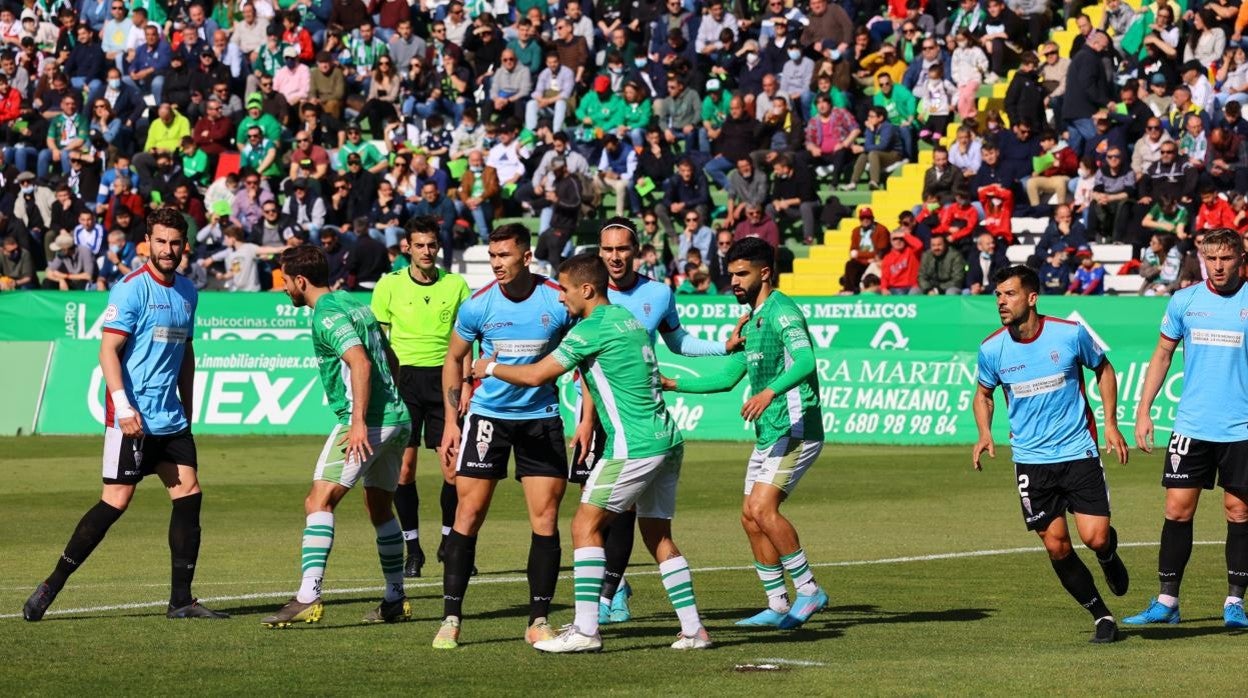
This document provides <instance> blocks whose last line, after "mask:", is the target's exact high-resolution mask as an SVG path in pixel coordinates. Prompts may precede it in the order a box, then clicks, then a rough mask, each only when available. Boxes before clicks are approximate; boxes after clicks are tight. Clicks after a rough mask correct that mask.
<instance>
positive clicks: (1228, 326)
mask: <svg viewBox="0 0 1248 698" xmlns="http://www.w3.org/2000/svg"><path fill="white" fill-rule="evenodd" d="M1200 255H1201V258H1202V259H1203V261H1204V265H1205V271H1206V272H1207V273H1208V278H1207V279H1206V281H1205V283H1203V284H1194V285H1192V286H1188V287H1187V288H1185V289H1183V290H1182V291H1178V292H1177V293H1175V294H1174V295H1173V296H1171V297H1170V302H1169V304H1168V305H1167V306H1166V314H1165V317H1164V318H1163V319H1162V322H1161V338H1160V339H1158V340H1157V348H1156V350H1154V352H1153V357H1152V359H1151V360H1150V361H1149V363H1148V372H1147V373H1146V374H1145V376H1144V395H1143V396H1141V399H1140V403H1139V405H1138V407H1137V408H1136V414H1135V443H1136V445H1137V446H1139V447H1140V450H1142V451H1144V452H1145V453H1152V451H1153V420H1152V417H1151V416H1150V413H1149V411H1150V410H1151V409H1152V406H1153V400H1155V399H1156V397H1157V393H1158V392H1159V391H1160V390H1161V386H1162V384H1163V383H1164V382H1165V380H1166V374H1167V373H1169V371H1170V364H1171V362H1172V361H1173V359H1174V350H1175V349H1177V348H1178V345H1179V342H1182V343H1183V393H1182V395H1180V396H1179V407H1178V415H1177V416H1176V419H1175V421H1174V431H1173V433H1172V434H1171V436H1170V443H1169V445H1168V446H1167V448H1166V458H1165V460H1164V462H1163V463H1162V477H1161V484H1162V487H1164V488H1165V490H1166V504H1165V521H1164V522H1163V524H1162V527H1161V547H1160V549H1159V550H1158V552H1157V575H1158V578H1159V579H1160V581H1161V590H1160V593H1158V595H1157V597H1156V598H1155V599H1153V601H1152V602H1151V603H1150V604H1149V606H1148V608H1147V609H1145V610H1144V611H1143V612H1142V613H1139V614H1137V615H1134V616H1131V617H1129V618H1126V619H1124V620H1123V622H1124V623H1130V624H1131V625H1144V624H1146V623H1178V622H1179V585H1180V583H1181V582H1182V581H1183V570H1184V568H1185V567H1186V566H1187V561H1188V558H1190V557H1191V554H1192V523H1193V520H1194V519H1195V516H1196V505H1197V504H1198V503H1199V502H1200V491H1201V489H1207V490H1208V489H1213V486H1214V484H1215V483H1216V484H1218V485H1220V486H1221V487H1222V509H1223V511H1224V512H1225V514H1226V576H1227V580H1226V581H1227V592H1226V599H1225V600H1224V601H1223V603H1222V620H1223V622H1224V623H1225V625H1226V627H1228V628H1248V618H1245V617H1244V590H1245V586H1248V348H1246V347H1245V344H1244V333H1245V332H1246V331H1248V284H1245V283H1244V279H1243V278H1241V276H1240V270H1241V268H1242V265H1243V263H1244V248H1243V242H1242V241H1241V239H1240V236H1239V234H1238V233H1236V232H1235V231H1234V230H1231V229H1229V228H1219V229H1216V230H1211V231H1208V232H1206V233H1205V235H1204V240H1203V241H1201V243H1200Z"/></svg>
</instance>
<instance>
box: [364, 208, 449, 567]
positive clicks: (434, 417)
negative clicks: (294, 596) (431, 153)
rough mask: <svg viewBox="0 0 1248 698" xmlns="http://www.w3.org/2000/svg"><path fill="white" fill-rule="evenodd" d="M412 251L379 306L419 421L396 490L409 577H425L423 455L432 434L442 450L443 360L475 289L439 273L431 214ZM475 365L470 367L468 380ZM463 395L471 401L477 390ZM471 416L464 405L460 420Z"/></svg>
mask: <svg viewBox="0 0 1248 698" xmlns="http://www.w3.org/2000/svg"><path fill="white" fill-rule="evenodd" d="M409 231H410V232H409V233H408V249H409V250H410V251H411V255H412V264H411V266H409V267H407V268H406V269H400V270H398V271H395V272H391V273H389V274H386V275H385V276H383V277H381V279H380V280H379V281H378V282H377V288H376V289H374V290H373V298H372V303H371V305H372V308H373V314H374V315H376V316H377V321H378V322H380V323H381V327H382V329H383V330H386V331H387V334H388V337H389V339H390V346H391V347H392V348H393V349H394V353H395V356H397V357H398V359H399V375H398V385H399V394H400V395H401V396H402V397H403V401H404V402H406V403H407V409H408V412H410V413H411V415H412V431H411V434H410V435H409V437H408V443H407V448H406V449H404V451H403V469H402V470H401V471H399V487H398V489H396V490H395V491H394V508H395V511H396V512H397V513H398V515H399V525H400V526H401V527H402V528H403V542H404V544H405V545H406V546H407V561H406V562H405V563H404V564H403V576H404V577H419V576H420V571H421V568H422V567H424V564H425V552H424V550H422V549H421V547H420V495H419V494H418V493H417V492H416V449H417V448H419V447H420V440H421V439H420V436H421V432H422V431H423V432H424V437H425V438H424V442H425V448H428V449H431V450H435V451H436V450H437V449H438V448H439V447H440V446H441V445H442V427H443V426H444V425H445V414H446V410H445V409H444V408H443V405H442V362H443V360H444V359H445V358H446V350H447V347H448V346H449V345H450V341H451V330H452V329H453V328H454V327H455V316H456V314H457V313H458V312H459V306H460V305H462V304H463V302H464V301H466V300H468V284H467V283H466V282H465V281H464V277H462V276H460V275H458V274H452V273H450V272H445V271H442V270H441V269H439V268H438V248H439V244H438V222H437V221H436V220H434V219H433V218H430V217H428V216H421V217H417V218H414V219H413V220H412V221H411V223H410V224H409ZM468 370H469V363H468V362H467V361H465V362H464V373H465V374H467V372H468ZM463 390H464V391H465V392H467V393H468V394H469V395H468V397H469V398H471V391H472V385H471V384H470V383H466V384H465V385H464V387H463ZM467 411H468V400H464V401H463V403H462V407H461V409H460V417H463V414H464V413H465V412H467ZM457 501H458V499H457V495H456V493H455V472H454V471H453V470H450V469H448V470H447V471H446V472H444V473H443V482H442V495H441V498H440V503H441V505H442V544H441V545H439V546H438V562H442V559H443V549H444V548H445V545H446V536H447V535H448V534H449V533H450V532H451V526H454V525H455V504H456V502H457Z"/></svg>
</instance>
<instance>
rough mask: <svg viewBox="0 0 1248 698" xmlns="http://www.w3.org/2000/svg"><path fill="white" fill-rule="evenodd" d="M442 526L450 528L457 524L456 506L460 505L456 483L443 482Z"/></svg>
mask: <svg viewBox="0 0 1248 698" xmlns="http://www.w3.org/2000/svg"><path fill="white" fill-rule="evenodd" d="M441 500H442V501H441V504H442V528H450V527H452V526H454V525H455V508H456V507H458V506H459V492H457V491H456V490H455V485H452V484H451V483H449V482H446V481H443V482H442V496H441Z"/></svg>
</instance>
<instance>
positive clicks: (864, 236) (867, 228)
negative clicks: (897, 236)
mask: <svg viewBox="0 0 1248 698" xmlns="http://www.w3.org/2000/svg"><path fill="white" fill-rule="evenodd" d="M888 238H889V233H888V228H886V227H884V224H883V223H879V222H877V221H876V220H875V213H874V212H873V211H872V210H871V209H870V208H867V207H866V206H864V207H862V208H861V209H859V210H858V227H856V228H854V230H853V232H852V233H850V235H849V260H848V261H847V262H845V275H844V276H842V277H841V288H842V290H844V291H847V292H849V293H858V290H859V284H860V282H861V281H862V275H863V273H865V272H866V271H867V267H869V266H871V263H872V262H874V261H875V260H876V259H878V258H879V257H880V256H881V255H883V254H884V253H885V252H886V251H887V250H888V249H889V241H888Z"/></svg>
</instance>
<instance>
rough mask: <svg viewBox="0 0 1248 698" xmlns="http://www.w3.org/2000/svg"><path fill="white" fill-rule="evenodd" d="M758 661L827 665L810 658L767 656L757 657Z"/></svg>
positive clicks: (793, 664)
mask: <svg viewBox="0 0 1248 698" xmlns="http://www.w3.org/2000/svg"><path fill="white" fill-rule="evenodd" d="M754 661H756V662H766V663H768V664H787V665H788V666H827V664H824V663H823V662H816V661H813V660H810V659H784V658H782V657H766V658H764V659H755V660H754Z"/></svg>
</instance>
